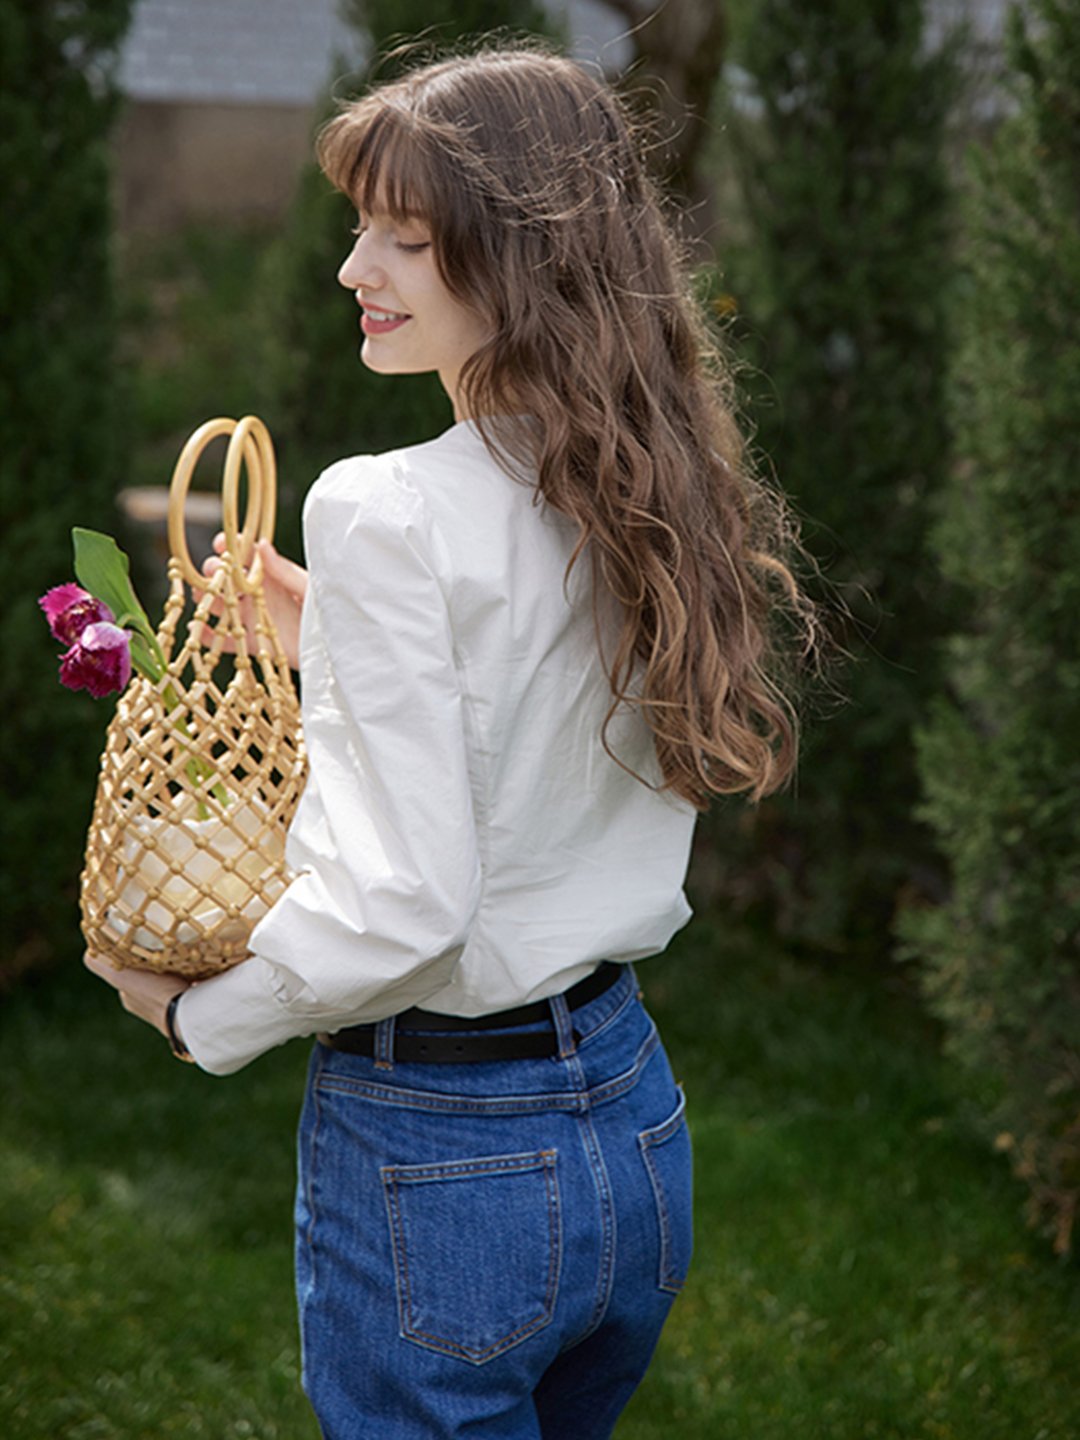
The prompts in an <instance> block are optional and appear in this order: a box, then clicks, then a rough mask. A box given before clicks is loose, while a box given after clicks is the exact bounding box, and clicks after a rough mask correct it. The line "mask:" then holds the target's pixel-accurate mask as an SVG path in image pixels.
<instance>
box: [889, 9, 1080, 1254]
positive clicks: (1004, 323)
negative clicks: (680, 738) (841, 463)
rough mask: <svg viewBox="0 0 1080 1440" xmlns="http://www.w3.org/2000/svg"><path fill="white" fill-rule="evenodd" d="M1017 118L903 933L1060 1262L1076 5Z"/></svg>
mask: <svg viewBox="0 0 1080 1440" xmlns="http://www.w3.org/2000/svg"><path fill="white" fill-rule="evenodd" d="M1008 41H1009V55H1010V59H1011V63H1012V68H1013V71H1014V75H1013V88H1014V90H1015V96H1016V100H1017V102H1018V108H1017V110H1016V111H1015V113H1014V114H1013V115H1012V116H1011V117H1010V118H1009V119H1008V120H1006V121H1005V122H1004V123H1003V124H1002V125H1001V127H1000V128H999V130H998V132H997V134H996V135H995V137H994V140H993V142H992V144H991V145H990V146H989V147H988V148H987V149H986V150H984V151H981V152H980V151H978V150H973V151H972V152H971V154H970V161H969V167H970V180H971V183H970V187H969V192H968V195H967V197H966V203H965V206H964V222H965V225H964V228H965V267H964V285H963V288H962V289H961V290H959V291H958V293H957V300H956V305H955V307H954V310H953V324H954V328H955V332H956V359H955V363H954V367H953V371H952V376H951V381H950V387H949V397H950V409H951V413H952V416H953V420H954V424H955V429H956V437H957V450H958V455H959V463H958V464H957V465H956V466H955V467H954V468H953V470H952V472H951V476H950V480H949V484H948V487H947V490H946V496H945V498H946V504H945V507H944V511H943V514H942V517H941V520H940V523H939V525H938V526H937V527H936V529H935V532H934V547H935V550H936V552H937V555H938V558H939V560H940V564H941V566H942V568H943V569H944V570H945V572H946V573H947V574H948V575H949V576H950V577H951V579H952V580H953V581H954V582H955V583H956V585H957V586H958V587H959V588H960V590H961V592H962V594H963V596H964V598H965V602H966V606H965V608H966V619H965V623H964V624H963V626H962V627H961V628H958V629H957V631H956V632H955V633H954V634H953V636H952V638H951V640H950V642H949V645H948V651H947V654H948V661H947V666H948V693H947V695H945V696H942V697H940V698H939V699H938V701H937V703H936V704H935V706H934V707H933V712H932V718H931V719H930V721H929V723H927V724H926V726H925V727H924V728H923V729H922V730H921V732H920V735H919V742H920V743H919V760H920V770H921V775H922V781H923V785H924V787H925V795H926V802H925V807H924V813H925V816H926V819H927V820H928V821H929V822H930V824H931V825H932V826H933V829H934V831H935V833H936V834H937V837H938V840H939V842H940V845H941V847H942V850H943V851H944V853H945V854H946V856H947V857H948V861H949V866H950V869H951V878H952V890H951V896H950V898H949V900H948V902H947V903H946V904H943V905H941V906H940V907H937V908H932V909H923V910H918V909H913V910H912V911H911V912H910V913H909V914H908V915H907V916H906V917H905V921H904V933H905V934H906V935H907V937H908V939H909V940H910V942H911V953H912V954H913V955H914V956H917V957H919V958H920V959H921V961H922V974H923V978H924V981H925V987H926V993H927V995H928V997H929V1001H930V1004H931V1006H932V1008H933V1009H934V1011H935V1012H936V1013H937V1014H938V1015H939V1016H940V1017H941V1019H942V1020H943V1021H944V1023H945V1026H946V1032H947V1037H948V1044H949V1047H950V1049H951V1050H952V1052H953V1053H954V1054H955V1055H957V1056H958V1057H959V1058H960V1060H961V1061H962V1062H964V1064H965V1065H966V1066H968V1067H969V1069H970V1073H971V1074H972V1075H973V1076H975V1077H978V1078H979V1079H980V1080H981V1081H985V1082H987V1083H986V1084H985V1085H983V1086H980V1088H979V1090H978V1094H979V1097H980V1103H981V1105H982V1116H983V1119H984V1122H985V1124H986V1125H987V1127H988V1129H989V1131H990V1133H991V1134H992V1135H994V1136H995V1137H996V1138H997V1141H998V1144H999V1147H1000V1148H1002V1149H1007V1150H1008V1151H1009V1152H1010V1153H1011V1155H1012V1158H1013V1161H1014V1163H1015V1167H1016V1169H1017V1171H1018V1173H1019V1174H1021V1175H1022V1176H1023V1177H1024V1178H1025V1179H1026V1180H1027V1181H1028V1183H1029V1185H1030V1187H1031V1215H1032V1218H1033V1219H1034V1220H1036V1221H1038V1222H1041V1223H1042V1224H1043V1225H1044V1226H1045V1227H1046V1228H1047V1229H1048V1230H1049V1231H1050V1233H1051V1234H1052V1236H1053V1238H1054V1242H1055V1245H1056V1247H1057V1249H1059V1250H1061V1251H1064V1250H1065V1249H1067V1248H1068V1246H1069V1243H1070V1236H1071V1231H1072V1225H1073V1217H1074V1215H1075V1213H1076V1209H1077V1206H1078V1204H1080V880H1078V878H1077V877H1078V876H1080V745H1078V737H1080V646H1078V643H1077V641H1078V636H1080V623H1078V619H1077V617H1078V616H1080V3H1078V0H1035V3H1034V5H1033V6H1032V20H1031V21H1030V22H1029V23H1027V24H1025V22H1024V21H1023V20H1022V18H1021V12H1020V11H1018V10H1013V11H1012V12H1011V13H1010V20H1009V28H1008Z"/></svg>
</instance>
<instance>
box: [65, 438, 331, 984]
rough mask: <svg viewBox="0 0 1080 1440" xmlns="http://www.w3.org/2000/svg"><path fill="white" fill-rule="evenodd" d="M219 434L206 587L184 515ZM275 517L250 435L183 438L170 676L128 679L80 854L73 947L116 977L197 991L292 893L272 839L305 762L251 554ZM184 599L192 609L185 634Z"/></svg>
mask: <svg viewBox="0 0 1080 1440" xmlns="http://www.w3.org/2000/svg"><path fill="white" fill-rule="evenodd" d="M224 435H228V436H229V437H230V438H229V444H228V451H227V454H226V457H225V468H224V475H223V479H222V510H223V528H224V532H225V549H224V552H223V553H222V555H221V557H220V558H221V562H222V563H221V566H220V568H219V569H218V570H217V571H216V572H215V574H214V576H213V577H212V578H208V577H206V576H205V575H203V574H201V573H200V572H199V571H198V570H196V569H195V567H194V565H193V564H192V561H191V556H190V554H189V552H188V548H187V540H186V537H185V530H184V505H185V500H186V497H187V493H188V489H189V487H190V484H191V478H192V475H193V474H194V471H195V467H196V464H197V462H198V460H199V457H200V456H201V454H202V452H203V450H204V449H205V448H206V446H207V445H209V444H210V443H211V441H213V440H216V439H218V438H219V437H221V436H224ZM244 472H246V476H247V487H246V501H245V514H244V523H243V527H242V528H241V527H240V526H239V523H238V510H239V502H240V488H241V476H242V474H243V473H244ZM276 503H277V497H276V474H275V465H274V451H273V446H272V444H271V441H270V435H269V433H268V431H267V429H266V426H265V425H264V424H263V423H262V421H261V420H259V419H257V418H256V417H255V416H253V415H248V416H246V417H245V418H244V419H243V420H240V421H236V420H231V419H218V420H208V421H207V422H206V424H205V425H202V426H200V428H199V429H198V430H196V431H195V433H194V434H193V435H192V436H191V438H190V439H189V440H188V442H187V444H186V445H185V446H184V448H183V450H182V451H181V453H180V458H179V460H178V461H177V463H176V469H175V471H174V472H173V477H172V484H171V487H170V491H169V549H170V552H171V554H170V559H169V565H168V576H169V595H168V599H167V600H166V602H165V613H164V618H163V620H162V623H161V627H160V629H159V630H158V632H157V638H158V643H159V644H160V645H161V648H162V651H163V653H164V655H165V660H166V664H167V672H166V675H165V677H164V679H163V680H161V681H159V682H156V683H155V682H152V681H150V680H147V679H145V678H144V677H142V676H141V675H136V676H135V677H134V678H133V679H132V681H131V683H130V684H129V685H128V687H127V689H126V690H125V691H124V693H123V695H122V696H121V697H120V700H119V703H118V704H117V707H116V714H115V716H114V717H113V720H112V723H111V724H110V726H109V729H108V733H107V736H106V742H105V750H104V753H103V754H102V757H101V771H100V776H99V779H98V787H97V796H96V799H95V803H94V811H93V818H92V820H91V822H90V830H89V834H88V836H87V842H86V864H85V867H84V869H83V873H82V880H81V887H80V890H81V910H82V932H83V936H84V938H85V940H86V944H87V948H88V949H89V950H90V951H92V952H94V953H95V954H98V955H104V956H107V957H108V958H109V959H110V960H111V961H112V962H113V963H114V964H115V965H118V966H120V967H122V968H141V969H147V970H155V971H162V972H169V973H172V974H177V975H183V976H186V977H188V978H189V979H203V978H206V977H207V976H209V975H213V974H216V973H218V972H219V971H222V970H225V969H227V968H228V967H229V966H231V965H235V964H236V963H237V962H238V961H240V960H243V959H244V958H245V957H246V955H247V953H248V949H247V941H248V937H249V936H250V934H251V931H252V929H253V927H254V925H255V923H256V922H257V921H258V920H259V918H260V917H261V916H262V915H264V914H265V913H266V911H267V910H268V909H269V907H270V906H271V905H272V904H273V903H274V901H275V900H276V899H277V898H278V896H279V895H280V894H281V893H282V891H283V890H284V889H285V887H286V885H287V884H288V882H289V880H290V878H291V875H290V873H289V871H288V869H287V867H286V864H285V835H286V831H287V829H288V825H289V821H290V820H291V819H292V816H293V812H294V811H295V809H296V805H297V802H298V801H299V799H300V794H301V791H302V790H303V787H304V780H305V777H306V773H307V763H306V757H305V752H304V743H303V737H302V734H301V728H300V708H299V705H298V703H297V698H296V691H295V689H294V687H293V681H292V674H291V671H290V669H289V662H288V660H287V659H286V657H285V654H284V652H283V651H282V648H281V643H280V641H279V639H278V636H277V632H276V630H275V628H274V626H273V624H272V623H271V620H270V616H269V614H268V612H267V608H266V601H265V598H264V595H263V584H262V563H261V560H260V559H259V557H258V556H257V555H256V554H255V552H254V546H255V543H256V541H257V540H260V539H272V538H273V531H274V519H275V513H276ZM253 556H254V558H253ZM185 584H186V585H187V586H189V587H191V589H192V592H193V597H194V599H195V604H194V611H193V613H189V618H188V619H187V622H186V624H182V622H183V619H184V612H185V610H186V609H188V602H187V598H186V591H185ZM245 614H246V616H247V618H248V622H249V624H248V627H245V624H244V618H245ZM249 629H250V630H252V631H253V632H254V636H255V645H254V648H252V646H251V645H250V644H249V642H248V638H247V636H248V630H249ZM178 632H180V639H179V648H177V642H178Z"/></svg>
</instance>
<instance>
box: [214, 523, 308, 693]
mask: <svg viewBox="0 0 1080 1440" xmlns="http://www.w3.org/2000/svg"><path fill="white" fill-rule="evenodd" d="M224 549H225V535H224V532H222V531H220V530H219V531H218V533H217V534H216V535H215V536H214V551H215V554H213V555H211V556H209V557H208V558H207V559H206V560H204V561H203V566H202V571H203V574H204V575H206V576H208V577H209V576H211V575H213V574H214V572H215V571H216V570H219V569H220V568H221V561H220V560H219V559H218V558H217V557H218V555H220V554H221V552H222V551H223V550H224ZM256 549H257V551H258V553H259V555H260V556H261V558H262V564H263V593H264V594H265V596H266V608H267V610H268V611H269V613H270V619H271V620H272V621H273V623H274V628H275V629H276V630H277V633H278V639H279V640H280V641H281V648H282V650H283V651H284V652H285V658H286V659H287V660H288V662H289V664H290V665H291V666H292V668H293V669H294V670H299V668H300V612H301V610H302V609H303V605H304V596H305V595H306V594H307V587H308V573H307V571H306V570H305V569H304V567H303V566H302V565H297V564H295V563H294V562H293V561H292V560H287V559H286V558H285V556H284V555H279V554H278V552H277V551H276V550H275V549H274V547H273V545H272V544H271V543H270V541H269V540H260V541H259V542H258V544H257V545H256ZM214 613H215V614H220V607H219V606H215V607H214ZM241 613H242V615H243V619H244V628H245V630H246V631H247V641H248V645H249V647H250V648H251V649H252V650H254V648H255V644H256V639H255V629H254V617H253V616H252V614H251V602H250V601H249V600H248V598H247V597H246V596H245V597H244V599H243V601H242V602H241ZM206 639H207V640H209V639H210V637H209V636H207V637H206ZM225 648H226V649H235V648H236V647H235V645H234V644H231V643H226V646H225Z"/></svg>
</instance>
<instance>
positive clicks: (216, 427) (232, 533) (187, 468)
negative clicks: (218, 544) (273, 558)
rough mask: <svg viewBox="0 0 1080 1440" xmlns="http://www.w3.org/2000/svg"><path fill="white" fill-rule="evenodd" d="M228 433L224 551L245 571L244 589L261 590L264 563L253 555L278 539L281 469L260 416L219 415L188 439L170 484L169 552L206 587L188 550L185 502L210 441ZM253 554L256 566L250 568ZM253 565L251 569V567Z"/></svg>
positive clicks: (186, 575)
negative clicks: (244, 486) (243, 494)
mask: <svg viewBox="0 0 1080 1440" xmlns="http://www.w3.org/2000/svg"><path fill="white" fill-rule="evenodd" d="M221 435H229V436H230V437H231V438H230V440H229V448H228V450H227V451H226V453H225V469H224V473H223V476H222V482H221V508H222V518H223V522H224V523H223V528H224V531H225V549H226V551H227V552H228V554H229V556H230V558H231V559H232V561H233V562H234V564H235V565H236V567H237V569H238V570H239V571H240V572H245V571H246V572H247V583H246V585H245V587H244V588H245V589H248V590H251V589H254V588H257V587H258V586H259V585H260V584H261V582H262V564H261V561H260V559H259V557H258V555H257V554H256V553H255V544H256V542H257V541H259V540H272V539H273V538H274V523H275V521H276V518H277V465H276V463H275V460H274V446H273V442H272V441H271V439H270V432H269V430H267V428H266V426H265V425H264V424H263V422H262V421H261V420H260V419H259V417H258V416H257V415H245V416H244V418H243V419H242V420H232V419H230V418H229V417H227V416H219V417H218V418H217V419H216V420H207V421H206V423H205V424H203V425H200V426H199V428H198V429H197V430H196V431H195V432H194V434H192V435H191V437H190V438H189V439H188V442H187V444H186V445H185V446H184V448H183V450H181V451H180V458H179V459H178V460H177V462H176V468H175V469H174V470H173V476H172V481H171V483H170V485H169V549H170V551H171V552H172V555H173V558H174V559H175V560H176V561H177V563H178V564H179V566H180V571H181V573H182V575H183V577H184V579H185V580H186V581H187V583H188V584H189V585H190V586H192V587H193V588H195V589H205V587H206V584H207V579H206V576H205V575H203V574H202V573H201V572H200V571H199V570H196V568H195V566H194V565H193V564H192V560H191V552H190V551H189V550H188V545H187V533H186V530H185V526H184V504H185V501H186V500H187V495H188V490H189V489H190V488H191V479H192V476H193V475H194V473H195V466H196V465H197V464H198V462H199V459H200V457H201V455H202V453H203V451H204V450H205V449H206V447H207V445H209V444H210V443H211V441H213V440H216V439H218V437H219V436H221ZM244 466H246V467H247V480H248V493H247V508H246V509H245V512H244V524H243V528H242V529H241V528H239V526H238V519H239V513H238V512H239V504H240V473H241V468H242V467H244ZM253 555H254V557H255V558H254V564H251V561H252V556H253ZM249 565H251V569H250V570H249V569H248V566H249Z"/></svg>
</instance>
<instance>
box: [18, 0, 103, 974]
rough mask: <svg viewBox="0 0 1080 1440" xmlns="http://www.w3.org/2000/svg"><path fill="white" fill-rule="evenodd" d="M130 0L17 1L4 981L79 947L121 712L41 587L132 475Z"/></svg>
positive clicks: (60, 572) (65, 565) (53, 578)
mask: <svg viewBox="0 0 1080 1440" xmlns="http://www.w3.org/2000/svg"><path fill="white" fill-rule="evenodd" d="M130 9H131V0H97V3H95V4H94V5H72V4H68V3H65V0H0V175H2V176H3V181H4V206H5V213H6V216H7V222H6V223H5V225H4V226H3V229H2V234H0V315H2V317H3V320H2V324H0V336H2V339H0V345H2V354H3V365H2V373H3V395H2V401H0V545H2V553H3V572H4V590H5V594H6V597H7V598H6V601H5V617H4V663H3V665H2V666H0V750H2V752H3V755H4V760H5V764H4V770H5V775H4V803H3V806H2V807H0V853H2V854H3V857H4V858H3V866H4V868H3V871H2V873H0V915H2V927H0V928H2V942H0V988H3V986H4V985H5V984H6V983H8V982H10V980H11V979H12V978H13V977H14V976H15V975H17V974H19V973H21V972H22V971H24V970H26V969H28V968H30V967H31V966H33V965H36V964H40V963H44V962H46V961H47V960H48V958H49V956H50V955H51V953H52V952H53V949H54V947H55V946H56V945H57V944H58V943H63V944H64V945H65V946H66V947H67V948H70V946H71V940H72V935H73V933H76V929H75V927H76V924H77V917H76V910H75V901H76V881H77V878H78V874H79V869H80V864H81V854H82V842H83V836H84V833H85V829H86V825H87V823H88V821H89V817H90V806H91V802H92V799H93V789H94V782H95V778H96V761H97V755H98V752H99V750H100V747H101V732H102V729H103V727H104V724H105V722H106V719H107V715H106V713H105V711H104V710H103V709H101V708H96V707H95V705H94V703H93V702H92V701H90V700H89V699H87V697H86V696H85V695H79V696H75V695H72V694H69V693H68V692H66V691H62V690H61V689H60V686H59V685H58V683H57V661H58V658H59V657H58V652H57V647H56V646H55V644H54V643H53V641H52V640H51V638H50V636H49V633H48V631H47V629H46V628H45V624H44V620H43V618H42V616H41V613H40V611H39V610H38V607H37V605H36V597H37V596H38V595H40V594H41V592H42V591H44V590H46V589H47V588H48V587H50V586H52V585H57V584H61V583H62V582H64V581H66V580H69V579H71V578H72V573H71V539H70V529H71V526H72V525H74V524H84V525H91V526H99V527H101V528H106V529H107V528H111V527H112V525H113V524H114V520H113V517H114V515H115V511H114V508H113V504H112V497H113V494H114V491H115V490H116V488H117V486H118V484H119V483H120V482H121V481H122V479H123V466H124V454H125V444H124V440H125V437H124V434H123V424H122V419H121V414H120V409H119V406H118V401H117V392H116V386H115V380H114V369H113V330H114V326H113V312H112V293H111V278H110V263H109V219H110V217H109V204H108V179H109V167H108V156H107V149H106V139H107V134H108V130H109V127H110V125H111V123H112V121H113V118H114V114H115V108H116V101H115V96H114V93H113V90H112V88H111V85H110V83H109V78H108V60H109V57H110V55H111V54H112V52H113V51H114V50H115V47H116V45H117V43H118V42H119V40H120V38H121V36H122V34H123V32H124V29H125V27H126V25H127V22H128V16H129V11H130Z"/></svg>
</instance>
